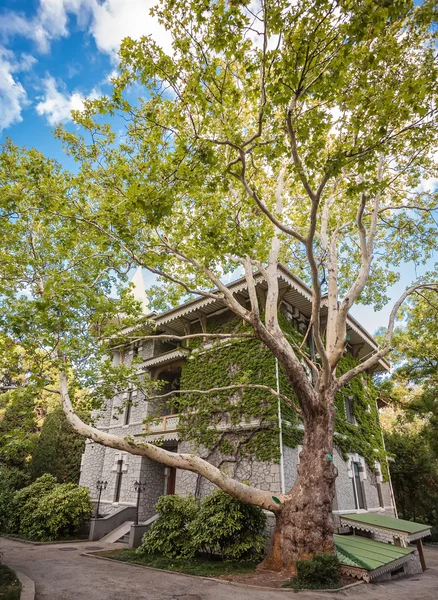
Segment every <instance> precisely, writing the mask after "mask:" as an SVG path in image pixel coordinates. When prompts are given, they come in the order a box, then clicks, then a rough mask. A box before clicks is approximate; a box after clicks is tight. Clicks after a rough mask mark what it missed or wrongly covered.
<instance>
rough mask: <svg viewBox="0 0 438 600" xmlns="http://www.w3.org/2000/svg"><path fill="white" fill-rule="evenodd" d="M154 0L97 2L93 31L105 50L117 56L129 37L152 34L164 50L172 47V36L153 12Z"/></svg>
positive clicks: (100, 45)
mask: <svg viewBox="0 0 438 600" xmlns="http://www.w3.org/2000/svg"><path fill="white" fill-rule="evenodd" d="M154 4H155V2H154V1H152V0H105V2H103V3H102V4H100V3H98V2H93V9H92V10H93V21H92V24H91V27H90V32H91V34H92V35H93V37H94V39H95V41H96V45H97V47H98V48H99V50H101V51H102V52H105V53H106V54H110V55H114V54H116V52H117V50H118V49H119V46H120V42H121V41H122V40H123V38H125V37H131V38H133V39H138V38H140V37H141V36H143V35H152V36H153V38H154V39H155V41H156V42H157V43H159V44H160V45H161V46H162V47H163V48H164V49H166V50H170V47H171V46H170V36H169V34H168V33H167V32H166V30H165V29H164V27H163V26H162V25H160V24H159V23H158V21H157V19H156V18H155V17H152V16H151V15H150V14H149V10H150V8H151V7H152V6H153V5H154Z"/></svg>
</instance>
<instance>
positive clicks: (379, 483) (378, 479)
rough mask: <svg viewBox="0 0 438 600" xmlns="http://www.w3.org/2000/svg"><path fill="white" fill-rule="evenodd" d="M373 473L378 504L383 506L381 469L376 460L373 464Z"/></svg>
mask: <svg viewBox="0 0 438 600" xmlns="http://www.w3.org/2000/svg"><path fill="white" fill-rule="evenodd" d="M375 475H376V487H377V495H378V496H379V506H380V507H381V508H384V507H385V503H384V502H383V494H382V470H381V467H380V463H377V462H376V465H375Z"/></svg>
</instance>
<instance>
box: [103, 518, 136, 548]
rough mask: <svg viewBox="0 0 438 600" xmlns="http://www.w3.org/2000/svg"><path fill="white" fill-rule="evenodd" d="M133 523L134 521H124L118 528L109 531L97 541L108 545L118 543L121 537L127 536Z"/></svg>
mask: <svg viewBox="0 0 438 600" xmlns="http://www.w3.org/2000/svg"><path fill="white" fill-rule="evenodd" d="M133 523H134V521H125V522H124V523H122V524H121V525H119V526H118V527H116V528H115V529H113V530H112V531H110V532H109V533H107V534H106V535H105V536H104V537H103V538H102V539H101V540H99V541H101V542H106V543H109V544H114V543H115V542H118V541H119V540H120V538H121V537H124V536H125V535H128V536H129V531H130V529H131V525H133Z"/></svg>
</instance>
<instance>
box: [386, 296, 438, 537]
mask: <svg viewBox="0 0 438 600" xmlns="http://www.w3.org/2000/svg"><path fill="white" fill-rule="evenodd" d="M403 316H404V322H403V324H402V325H400V326H399V327H398V328H397V329H396V332H395V335H394V353H393V357H394V362H395V365H394V366H395V369H394V372H393V373H392V374H391V378H390V379H389V380H386V381H384V382H382V385H381V388H382V390H381V391H383V394H384V395H385V397H386V399H387V401H388V408H387V409H386V410H385V411H384V414H383V422H384V424H385V429H386V431H385V441H386V446H387V449H388V451H389V452H390V453H392V454H393V456H394V458H395V464H394V465H393V466H392V468H391V475H392V481H393V486H394V493H395V496H396V500H397V506H398V509H399V512H400V515H401V516H402V517H403V518H404V519H412V520H418V521H423V522H425V523H429V524H431V525H433V526H434V527H435V528H436V527H437V526H438V513H437V506H438V441H437V440H438V378H437V367H438V344H437V333H438V332H437V328H438V325H437V323H438V305H437V302H436V297H435V295H433V294H430V293H429V292H424V293H423V292H421V293H418V294H415V295H414V296H413V297H412V299H411V301H410V302H409V303H408V305H407V306H406V307H405V309H404V311H403Z"/></svg>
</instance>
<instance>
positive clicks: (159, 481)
mask: <svg viewBox="0 0 438 600" xmlns="http://www.w3.org/2000/svg"><path fill="white" fill-rule="evenodd" d="M140 477H141V479H140V481H141V482H142V483H145V484H146V489H145V491H144V492H143V494H142V495H141V496H140V509H139V519H140V521H146V520H147V519H149V518H150V517H153V516H154V515H155V513H156V510H155V505H156V503H157V502H158V499H159V498H160V496H163V494H164V493H165V490H164V484H165V481H166V478H165V467H164V465H161V464H160V463H157V462H155V461H153V460H150V459H149V458H146V457H144V456H143V457H142V458H141V473H140Z"/></svg>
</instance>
